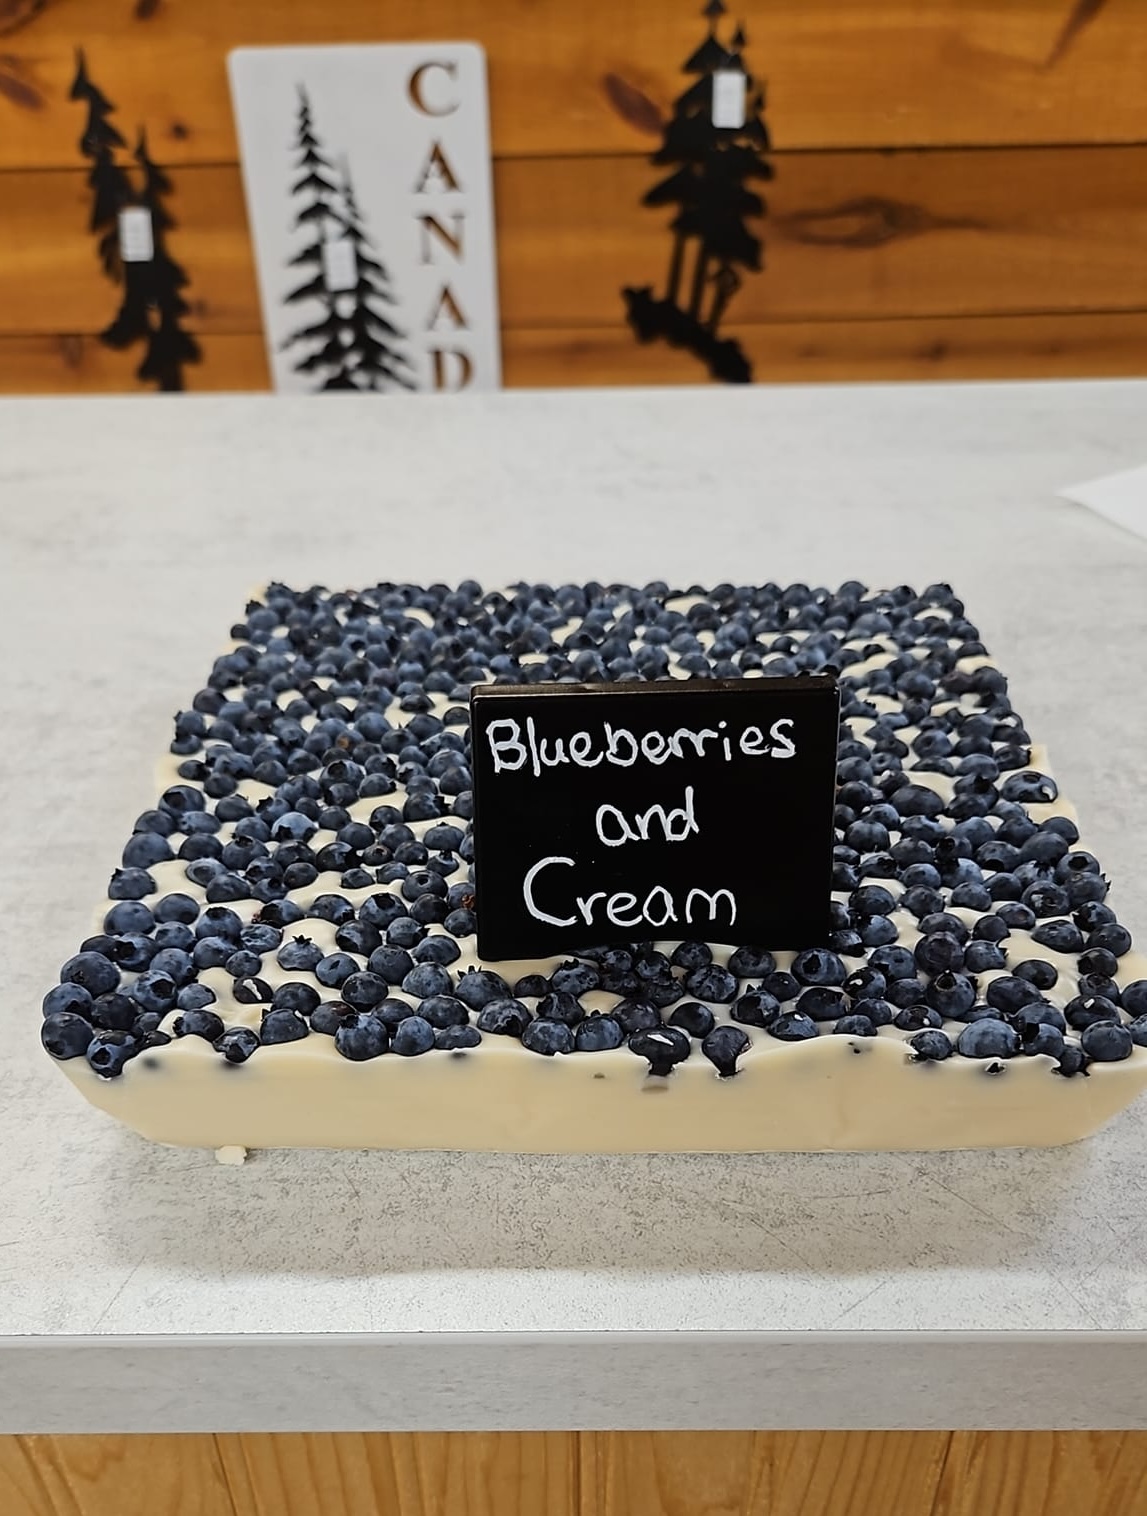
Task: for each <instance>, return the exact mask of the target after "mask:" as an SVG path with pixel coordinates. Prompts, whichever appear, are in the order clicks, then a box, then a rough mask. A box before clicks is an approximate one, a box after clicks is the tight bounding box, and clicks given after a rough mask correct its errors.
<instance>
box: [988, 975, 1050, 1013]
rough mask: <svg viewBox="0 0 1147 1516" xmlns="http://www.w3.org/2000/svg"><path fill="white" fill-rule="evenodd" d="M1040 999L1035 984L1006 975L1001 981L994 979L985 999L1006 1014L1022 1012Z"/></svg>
mask: <svg viewBox="0 0 1147 1516" xmlns="http://www.w3.org/2000/svg"><path fill="white" fill-rule="evenodd" d="M1040 998H1041V997H1040V992H1039V990H1037V989H1036V987H1035V985H1034V984H1030V983H1029V982H1028V981H1027V980H1026V979H1017V978H1016V976H1015V975H1014V974H1005V975H1003V976H1002V977H1001V978H999V979H993V980H992V982H991V984H989V985H988V988H987V990H986V992H985V994H984V999H985V1000H986V1001H987V1002H988V1004H989V1005H991V1006H995V1008H996V1009H997V1010H999V1011H1005V1012H1012V1011H1018V1010H1021V1009H1022V1008H1023V1007H1024V1006H1025V1005H1031V1004H1032V1003H1033V1002H1034V1001H1037V1000H1039V999H1040Z"/></svg>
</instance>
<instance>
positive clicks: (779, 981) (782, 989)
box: [760, 970, 801, 1002]
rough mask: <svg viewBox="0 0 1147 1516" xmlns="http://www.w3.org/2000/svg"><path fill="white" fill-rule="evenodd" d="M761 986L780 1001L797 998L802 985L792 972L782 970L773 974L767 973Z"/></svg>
mask: <svg viewBox="0 0 1147 1516" xmlns="http://www.w3.org/2000/svg"><path fill="white" fill-rule="evenodd" d="M760 988H761V989H762V990H764V991H765V992H766V993H767V994H769V995H772V996H773V997H774V998H775V999H777V1000H779V1001H782V1002H783V1001H786V1000H795V999H796V998H797V996H798V995H799V994H800V990H801V987H800V985H799V983H798V982H797V981H796V980H795V979H794V978H793V976H792V975H791V974H788V973H784V972H782V971H780V970H777V971H776V972H774V973H772V974H766V975H765V977H764V978H763V979H762V980H761V984H760Z"/></svg>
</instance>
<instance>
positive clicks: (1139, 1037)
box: [1127, 1016, 1147, 1048]
mask: <svg viewBox="0 0 1147 1516" xmlns="http://www.w3.org/2000/svg"><path fill="white" fill-rule="evenodd" d="M1127 1030H1128V1031H1129V1032H1130V1033H1131V1041H1132V1042H1133V1043H1134V1044H1135V1046H1136V1047H1141V1048H1145V1047H1147V1016H1136V1018H1135V1020H1134V1021H1132V1022H1131V1023H1130V1025H1129V1026H1128V1028H1127Z"/></svg>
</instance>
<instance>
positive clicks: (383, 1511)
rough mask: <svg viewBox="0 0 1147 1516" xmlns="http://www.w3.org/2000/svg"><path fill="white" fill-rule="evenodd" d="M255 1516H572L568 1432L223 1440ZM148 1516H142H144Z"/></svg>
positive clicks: (573, 1470) (573, 1460)
mask: <svg viewBox="0 0 1147 1516" xmlns="http://www.w3.org/2000/svg"><path fill="white" fill-rule="evenodd" d="M218 1444H219V1451H220V1456H221V1458H222V1460H223V1463H224V1465H225V1467H226V1468H227V1470H228V1473H229V1476H230V1478H231V1482H232V1484H233V1486H234V1488H236V1489H243V1490H247V1489H249V1490H250V1491H251V1492H252V1500H253V1506H252V1511H253V1513H257V1516H367V1513H371V1512H377V1513H378V1516H543V1513H544V1516H577V1512H578V1485H577V1479H578V1468H577V1435H576V1433H571V1432H522V1433H518V1432H500V1433H485V1432H471V1433H457V1432H455V1433H449V1432H420V1433H385V1432H377V1433H371V1434H369V1435H363V1434H360V1433H349V1432H343V1433H339V1434H338V1435H337V1436H336V1435H330V1434H321V1433H308V1434H306V1435H299V1436H278V1435H251V1434H244V1435H225V1436H220V1437H219V1438H218ZM149 1516H150V1513H149Z"/></svg>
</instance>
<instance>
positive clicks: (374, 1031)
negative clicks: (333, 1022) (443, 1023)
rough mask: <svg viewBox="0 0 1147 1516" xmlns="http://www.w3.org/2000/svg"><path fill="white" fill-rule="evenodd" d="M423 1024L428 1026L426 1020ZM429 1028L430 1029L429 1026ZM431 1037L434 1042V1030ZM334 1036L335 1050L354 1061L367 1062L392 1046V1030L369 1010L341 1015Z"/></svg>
mask: <svg viewBox="0 0 1147 1516" xmlns="http://www.w3.org/2000/svg"><path fill="white" fill-rule="evenodd" d="M408 1019H410V1018H408ZM422 1024H423V1026H427V1023H426V1022H423V1023H422ZM427 1030H428V1031H429V1030H430V1029H429V1027H428V1026H427ZM430 1037H431V1041H432V1042H433V1038H434V1033H433V1032H432V1031H431V1032H430ZM334 1038H335V1051H336V1052H338V1053H341V1054H342V1056H343V1057H344V1058H349V1059H350V1060H351V1062H352V1063H365V1062H366V1061H367V1060H368V1059H370V1058H379V1057H381V1056H382V1054H383V1053H385V1052H386V1050H387V1048H388V1047H389V1046H390V1032H389V1031H388V1030H387V1028H386V1026H385V1025H384V1024H383V1023H382V1022H381V1021H380V1020H379V1019H378V1017H377V1016H373V1015H371V1013H370V1012H369V1011H351V1012H350V1013H349V1015H345V1016H342V1017H340V1019H339V1023H338V1026H337V1027H336V1028H335V1033H334Z"/></svg>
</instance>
